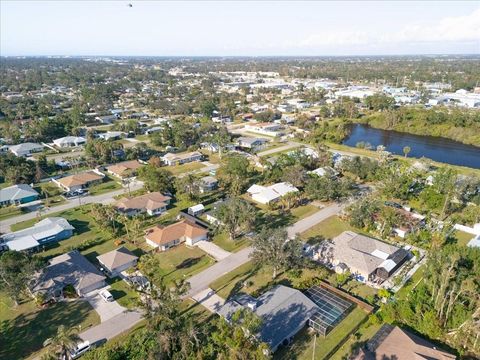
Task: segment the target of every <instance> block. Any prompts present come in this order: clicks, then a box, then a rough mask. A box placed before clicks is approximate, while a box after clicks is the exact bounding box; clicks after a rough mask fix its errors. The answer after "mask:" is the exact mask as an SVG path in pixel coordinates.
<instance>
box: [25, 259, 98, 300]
mask: <svg viewBox="0 0 480 360" xmlns="http://www.w3.org/2000/svg"><path fill="white" fill-rule="evenodd" d="M102 280H105V276H103V275H102V273H100V271H98V270H97V269H96V268H95V266H93V264H91V263H90V262H89V261H88V260H87V259H86V258H85V257H84V256H83V255H81V254H80V253H79V252H78V251H71V252H69V253H66V254H63V255H60V256H57V257H54V258H53V259H51V260H50V265H48V266H47V267H46V268H44V269H43V271H42V272H41V273H40V274H39V276H38V278H37V282H36V283H35V285H34V286H33V289H32V290H33V292H38V291H41V292H47V293H48V292H51V291H54V290H56V289H58V288H63V287H65V286H66V285H73V287H74V288H75V289H76V290H77V291H80V292H82V290H83V289H86V288H88V287H90V286H92V285H94V284H96V283H99V282H101V281H102Z"/></svg>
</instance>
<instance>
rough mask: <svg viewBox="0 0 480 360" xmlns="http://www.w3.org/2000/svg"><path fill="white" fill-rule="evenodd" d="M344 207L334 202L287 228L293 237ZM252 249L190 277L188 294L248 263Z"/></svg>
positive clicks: (198, 291)
mask: <svg viewBox="0 0 480 360" xmlns="http://www.w3.org/2000/svg"><path fill="white" fill-rule="evenodd" d="M342 208H343V205H342V204H333V205H330V206H328V207H326V208H324V209H322V210H319V211H318V212H316V213H315V214H313V215H310V216H308V217H306V218H305V219H302V220H300V221H298V222H296V223H295V224H293V225H292V226H290V227H289V228H288V229H287V231H288V236H289V237H290V238H292V237H294V236H295V234H297V233H301V232H304V231H306V230H308V229H310V228H311V227H313V226H315V225H317V224H318V223H320V222H322V221H323V220H325V219H327V218H329V217H330V216H333V215H336V214H338V213H339V212H340V211H341V210H342ZM252 251H253V249H252V247H247V248H245V249H242V250H240V251H239V252H236V253H233V254H232V255H230V256H228V257H226V258H225V259H223V260H221V261H219V262H217V263H216V264H214V265H212V266H210V267H209V268H207V269H205V270H203V271H202V272H200V273H198V274H196V275H194V276H192V277H191V278H190V279H189V283H190V291H189V292H188V294H187V296H190V297H191V296H196V295H198V293H200V292H202V291H204V290H206V289H207V288H208V287H209V285H210V284H211V283H212V282H213V281H215V280H217V279H218V278H220V277H222V276H223V275H225V274H226V273H229V272H230V271H232V270H234V269H236V268H237V267H239V266H241V265H243V264H245V263H247V262H248V261H249V260H250V254H251V253H252Z"/></svg>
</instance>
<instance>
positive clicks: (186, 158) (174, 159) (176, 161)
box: [162, 151, 203, 166]
mask: <svg viewBox="0 0 480 360" xmlns="http://www.w3.org/2000/svg"><path fill="white" fill-rule="evenodd" d="M202 157H203V155H202V153H201V152H198V151H193V152H189V153H184V154H174V153H168V154H165V155H164V156H163V157H162V160H163V162H164V163H165V164H166V165H169V166H174V165H180V164H186V163H189V162H193V161H201V160H202Z"/></svg>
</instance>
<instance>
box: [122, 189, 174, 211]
mask: <svg viewBox="0 0 480 360" xmlns="http://www.w3.org/2000/svg"><path fill="white" fill-rule="evenodd" d="M170 199H171V197H170V196H166V195H163V194H161V193H159V192H152V193H148V194H144V195H140V196H136V197H134V198H131V199H126V198H123V199H120V200H119V201H118V202H117V203H116V204H115V206H116V207H117V208H118V209H120V210H123V211H128V210H134V209H135V210H141V209H146V210H155V209H158V208H161V207H164V206H167V203H168V201H170Z"/></svg>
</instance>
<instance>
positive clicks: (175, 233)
mask: <svg viewBox="0 0 480 360" xmlns="http://www.w3.org/2000/svg"><path fill="white" fill-rule="evenodd" d="M207 237H208V230H207V229H205V228H204V227H202V226H200V225H199V224H196V223H193V222H191V221H188V220H182V221H179V222H176V223H174V224H171V225H168V226H160V225H157V226H156V227H154V228H151V229H148V230H147V231H146V235H145V240H146V242H147V244H148V245H150V246H153V247H154V248H158V249H160V251H166V250H168V249H169V248H171V247H173V246H176V245H178V244H180V243H182V242H185V243H186V244H187V245H189V246H193V245H195V243H197V242H199V241H201V240H207Z"/></svg>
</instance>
